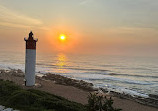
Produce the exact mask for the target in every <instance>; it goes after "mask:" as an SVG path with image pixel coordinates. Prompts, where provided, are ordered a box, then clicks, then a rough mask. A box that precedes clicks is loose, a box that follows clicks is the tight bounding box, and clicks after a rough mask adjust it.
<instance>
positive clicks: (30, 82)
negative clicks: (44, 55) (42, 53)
mask: <svg viewBox="0 0 158 111" xmlns="http://www.w3.org/2000/svg"><path fill="white" fill-rule="evenodd" d="M35 64H36V50H35V49H26V61H25V85H26V86H34V85H35Z"/></svg>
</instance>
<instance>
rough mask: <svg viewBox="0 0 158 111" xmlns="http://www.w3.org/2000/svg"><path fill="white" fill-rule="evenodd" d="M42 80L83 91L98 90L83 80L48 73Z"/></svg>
mask: <svg viewBox="0 0 158 111" xmlns="http://www.w3.org/2000/svg"><path fill="white" fill-rule="evenodd" d="M42 78H43V79H45V80H51V81H53V82H54V83H56V84H61V85H69V86H74V87H77V88H80V89H83V90H86V91H94V90H97V89H95V88H93V84H92V83H88V82H85V81H83V80H75V79H71V78H68V77H64V76H61V75H56V74H51V73H47V74H45V75H44V76H43V77H42Z"/></svg>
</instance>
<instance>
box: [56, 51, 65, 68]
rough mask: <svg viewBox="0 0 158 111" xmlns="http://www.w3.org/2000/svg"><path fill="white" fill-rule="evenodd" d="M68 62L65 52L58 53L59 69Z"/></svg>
mask: <svg viewBox="0 0 158 111" xmlns="http://www.w3.org/2000/svg"><path fill="white" fill-rule="evenodd" d="M66 62H67V57H66V56H65V55H64V54H58V55H57V63H56V65H57V67H58V68H59V69H63V68H64V67H66V65H67V63H66Z"/></svg>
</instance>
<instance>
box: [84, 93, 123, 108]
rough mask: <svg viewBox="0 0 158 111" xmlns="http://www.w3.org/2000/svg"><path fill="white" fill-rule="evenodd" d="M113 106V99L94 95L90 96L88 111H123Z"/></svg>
mask: <svg viewBox="0 0 158 111" xmlns="http://www.w3.org/2000/svg"><path fill="white" fill-rule="evenodd" d="M112 105H113V100H112V98H111V97H110V99H108V98H107V97H106V96H98V95H97V94H92V93H90V95H89V96H88V105H87V110H88V111H121V109H116V108H114V107H113V106H112Z"/></svg>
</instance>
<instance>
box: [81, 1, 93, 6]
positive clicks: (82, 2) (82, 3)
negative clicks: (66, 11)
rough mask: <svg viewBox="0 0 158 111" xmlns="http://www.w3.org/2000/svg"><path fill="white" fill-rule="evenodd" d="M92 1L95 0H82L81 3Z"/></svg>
mask: <svg viewBox="0 0 158 111" xmlns="http://www.w3.org/2000/svg"><path fill="white" fill-rule="evenodd" d="M91 1H93V0H83V1H81V2H80V5H85V4H87V3H89V2H91Z"/></svg>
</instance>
